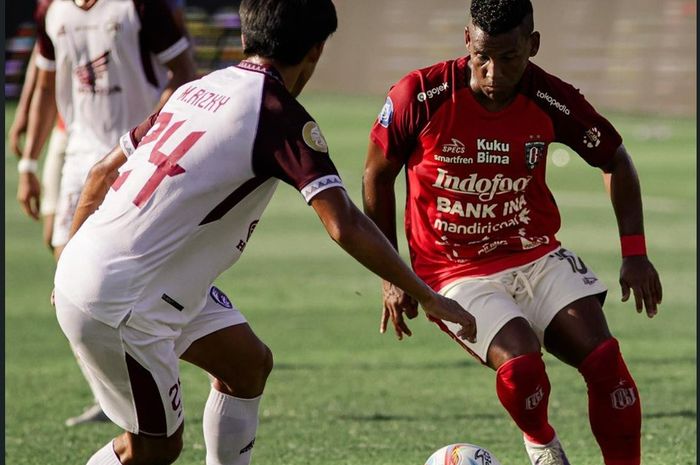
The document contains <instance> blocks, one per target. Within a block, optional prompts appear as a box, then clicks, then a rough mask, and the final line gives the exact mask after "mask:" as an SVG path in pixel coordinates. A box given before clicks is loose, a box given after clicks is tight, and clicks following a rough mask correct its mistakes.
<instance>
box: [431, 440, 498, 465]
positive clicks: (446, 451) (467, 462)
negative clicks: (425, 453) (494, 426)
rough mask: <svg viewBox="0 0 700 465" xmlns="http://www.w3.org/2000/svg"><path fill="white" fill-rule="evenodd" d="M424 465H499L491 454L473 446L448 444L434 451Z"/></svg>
mask: <svg viewBox="0 0 700 465" xmlns="http://www.w3.org/2000/svg"><path fill="white" fill-rule="evenodd" d="M425 465H501V462H499V461H498V460H497V459H496V457H494V456H493V454H492V453H491V452H489V451H487V450H486V449H484V448H483V447H479V446H475V445H474V444H450V445H449V446H445V447H443V448H442V449H438V450H436V451H435V452H434V453H433V455H431V456H430V457H429V458H428V460H427V461H426V462H425Z"/></svg>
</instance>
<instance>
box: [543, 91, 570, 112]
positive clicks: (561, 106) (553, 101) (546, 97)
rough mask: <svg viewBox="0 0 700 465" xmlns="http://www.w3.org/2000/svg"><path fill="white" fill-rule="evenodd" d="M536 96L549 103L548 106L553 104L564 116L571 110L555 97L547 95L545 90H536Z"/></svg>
mask: <svg viewBox="0 0 700 465" xmlns="http://www.w3.org/2000/svg"><path fill="white" fill-rule="evenodd" d="M537 97H538V98H541V99H542V100H544V101H545V102H547V103H549V105H550V106H553V107H554V108H556V109H557V110H559V111H560V112H562V113H564V114H565V115H566V116H569V115H570V114H571V111H570V110H569V109H568V108H567V106H566V105H564V104H563V103H560V102H559V101H557V99H555V98H554V97H552V96H551V95H549V94H548V93H547V92H542V91H541V90H538V91H537Z"/></svg>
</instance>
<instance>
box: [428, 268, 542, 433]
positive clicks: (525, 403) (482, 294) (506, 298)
mask: <svg viewBox="0 0 700 465" xmlns="http://www.w3.org/2000/svg"><path fill="white" fill-rule="evenodd" d="M502 279H504V275H496V276H493V277H489V279H471V280H463V281H460V282H457V283H454V284H453V285H450V286H448V287H447V288H446V289H444V290H443V291H441V292H442V293H443V294H444V295H445V296H447V297H449V298H451V299H454V300H456V301H457V302H459V303H460V305H462V306H463V307H464V308H468V309H469V311H470V313H472V315H474V317H475V319H476V327H477V328H478V336H477V342H476V343H475V344H472V343H470V342H468V341H466V340H460V339H457V338H456V337H455V331H456V330H457V329H458V328H457V327H455V325H453V324H451V323H446V322H438V325H439V326H440V327H441V328H442V329H443V331H446V332H448V333H449V334H450V335H451V336H452V337H453V339H455V340H456V341H457V342H458V343H460V345H462V346H463V347H464V348H465V349H467V350H468V351H469V352H471V353H472V355H475V356H476V357H477V358H478V359H479V360H480V361H481V362H482V363H484V364H487V365H488V366H490V367H491V368H492V369H494V370H495V371H496V391H497V394H498V398H499V400H500V401H501V404H502V405H503V407H504V408H505V409H506V410H507V411H508V413H509V414H510V416H511V417H512V418H513V420H514V421H515V423H516V424H517V425H518V427H519V428H520V429H521V430H522V431H523V433H524V434H525V436H526V437H529V438H531V439H533V440H535V441H538V442H540V443H546V442H549V441H551V440H552V439H553V438H554V436H555V433H554V429H553V428H552V426H551V425H550V424H549V421H548V419H547V406H548V400H549V379H548V377H547V373H546V371H545V365H544V362H543V361H542V354H541V352H540V343H539V340H538V339H537V337H536V336H535V334H534V333H533V331H532V328H531V327H530V324H529V322H528V321H527V320H526V319H525V318H524V317H523V313H522V311H521V309H520V308H519V306H518V305H517V304H516V303H515V302H514V300H513V298H512V297H511V296H510V295H509V292H508V290H507V289H506V285H505V284H504V283H503V282H501V280H502Z"/></svg>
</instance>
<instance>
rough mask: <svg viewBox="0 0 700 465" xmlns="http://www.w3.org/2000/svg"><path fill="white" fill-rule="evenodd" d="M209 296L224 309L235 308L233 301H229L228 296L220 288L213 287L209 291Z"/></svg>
mask: <svg viewBox="0 0 700 465" xmlns="http://www.w3.org/2000/svg"><path fill="white" fill-rule="evenodd" d="M209 295H210V296H211V298H212V299H214V302H216V303H217V304H219V305H221V306H222V307H226V308H233V304H232V303H231V301H230V300H228V297H226V294H224V293H223V292H222V291H221V289H219V288H218V287H216V286H212V287H211V289H210V290H209Z"/></svg>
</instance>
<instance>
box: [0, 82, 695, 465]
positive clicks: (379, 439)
mask: <svg viewBox="0 0 700 465" xmlns="http://www.w3.org/2000/svg"><path fill="white" fill-rule="evenodd" d="M383 100H384V99H383V98H381V97H378V98H359V97H354V98H350V97H339V96H333V95H310V96H308V97H305V98H304V99H303V102H304V103H305V104H306V106H307V108H308V109H309V111H310V112H311V113H312V114H313V115H315V116H316V118H317V120H318V121H319V123H320V125H321V127H322V128H323V130H324V132H325V134H326V137H327V139H328V142H329V145H330V147H331V154H332V156H333V159H334V160H335V161H336V164H337V166H338V168H339V170H340V172H341V175H342V176H343V178H344V181H345V183H346V185H347V186H348V188H349V191H350V194H351V196H352V197H353V199H354V200H355V201H356V202H360V201H361V199H360V177H361V174H362V168H363V164H364V155H365V148H366V140H367V133H368V130H369V127H370V125H371V123H372V121H373V119H374V117H375V116H376V114H377V112H378V111H379V109H380V107H381V105H382V103H383ZM13 113H14V107H13V106H12V107H8V108H7V109H6V113H5V116H6V131H7V127H8V126H9V122H11V120H12V116H13ZM612 120H613V122H614V123H615V124H616V125H617V127H618V128H619V129H620V130H621V132H622V133H623V135H624V136H625V141H626V145H627V147H628V149H629V150H630V152H631V153H632V154H633V156H634V159H635V162H636V165H637V167H638V171H639V173H640V177H641V179H642V183H643V184H642V187H643V193H644V199H645V207H646V209H645V220H646V231H647V241H648V247H649V250H650V256H651V258H652V260H653V261H654V263H655V264H656V267H657V268H658V270H659V272H660V274H661V277H662V281H663V284H664V286H665V289H664V302H663V305H662V307H661V312H660V314H659V315H658V317H657V318H655V319H654V320H649V319H647V318H646V317H643V316H641V315H638V314H636V313H635V311H634V309H633V305H632V304H631V303H628V304H622V303H621V302H620V291H619V287H618V286H617V284H616V283H617V278H618V269H619V264H620V259H619V245H618V239H617V237H618V235H617V231H616V226H615V220H614V217H613V213H612V209H611V207H610V204H609V201H608V200H607V198H606V195H605V193H604V190H603V187H602V183H601V179H600V175H599V174H598V172H597V171H596V170H594V169H591V168H589V167H588V166H587V165H585V164H584V163H583V162H581V161H580V160H579V159H578V158H575V157H572V159H571V162H570V163H568V165H567V166H566V167H557V166H555V165H553V164H552V162H551V161H550V162H549V163H550V164H549V167H548V170H549V180H550V185H551V187H552V190H553V191H554V193H555V195H556V197H557V200H558V203H559V205H560V207H561V210H562V215H563V224H564V227H563V228H562V231H561V233H560V239H561V240H562V242H563V243H564V244H565V245H566V246H567V247H569V248H571V249H573V250H575V251H576V252H577V253H578V254H579V255H580V256H582V257H583V258H584V260H585V262H586V264H587V265H588V266H589V267H591V268H593V269H594V270H596V272H597V273H598V275H599V276H600V277H601V278H602V279H603V280H604V281H605V282H606V283H608V285H609V286H610V293H609V296H608V303H607V305H606V313H607V316H608V320H609V324H610V326H611V329H612V330H613V332H614V334H615V335H616V336H617V337H618V339H619V340H620V343H621V346H622V350H623V353H624V354H625V356H626V360H627V362H628V365H629V367H630V370H631V371H632V373H633V374H634V376H635V378H636V380H637V384H638V386H639V390H640V393H641V397H642V400H643V409H644V426H643V428H644V431H643V447H644V460H643V463H644V464H645V465H689V464H695V463H696V301H695V298H696V240H695V232H696V231H695V225H696V217H695V205H696V198H695V181H696V180H695V172H696V161H695V153H696V148H695V143H696V142H695V140H696V139H695V120H690V119H688V120H685V119H680V120H672V119H656V118H643V117H622V116H620V117H613V118H612ZM659 129H660V130H659ZM649 134H661V135H663V136H664V138H663V139H648V135H649ZM666 136H668V137H666ZM6 151H7V146H6ZM550 153H551V152H550ZM15 164H16V163H15V160H14V158H13V157H12V156H10V155H6V159H5V170H6V175H5V181H6V182H5V229H6V236H5V251H6V261H5V290H6V294H5V308H6V310H5V325H6V326H5V328H6V330H5V402H6V403H5V406H6V416H5V441H6V455H5V462H6V463H8V464H12V465H30V464H36V465H47V464H61V465H62V464H83V463H85V462H86V461H87V458H88V457H89V456H90V455H91V454H92V452H93V451H95V450H96V449H98V448H99V447H101V446H102V445H103V444H105V443H106V442H107V441H108V440H109V439H110V438H111V437H113V436H114V435H116V434H117V433H118V429H117V427H115V426H113V425H107V424H101V425H89V426H82V427H76V428H66V427H64V426H63V421H64V420H65V418H67V417H69V416H72V415H75V414H76V413H78V412H79V411H80V410H81V409H82V408H83V407H85V406H86V405H87V404H88V403H89V402H90V401H91V396H90V393H89V391H88V388H87V386H86V383H85V382H84V381H83V379H82V377H81V375H80V372H79V370H78V367H77V365H76V363H75V361H74V359H73V357H72V355H71V352H70V349H69V347H68V344H67V342H66V340H65V338H64V337H63V334H62V333H61V331H60V328H59V327H58V324H57V322H56V319H55V316H54V312H53V310H52V308H51V306H50V305H49V303H48V299H49V293H50V291H51V287H52V286H51V280H52V275H53V262H52V259H51V257H50V255H49V253H48V252H47V251H46V250H45V249H44V248H43V247H42V245H41V233H40V227H39V225H38V224H35V223H33V222H32V221H30V220H29V219H27V218H26V217H24V215H23V214H22V213H21V211H20V209H19V206H18V205H17V203H16V201H15V191H16V177H17V176H16V170H15ZM401 202H402V201H401ZM402 247H403V246H402ZM403 250H404V251H405V247H403ZM75 279H82V277H81V276H76V277H75ZM219 285H220V287H222V288H223V289H224V290H225V291H226V292H227V293H228V295H229V296H230V297H231V299H232V300H233V301H234V302H235V303H236V304H237V305H238V306H239V307H240V308H241V309H242V310H243V312H244V313H245V314H246V316H247V318H248V319H249V321H250V323H251V325H252V326H253V328H254V329H255V330H256V332H257V333H258V335H259V336H261V337H262V339H263V340H265V341H266V342H267V344H268V345H269V346H270V347H271V348H272V351H273V352H274V354H275V370H274V371H273V373H272V375H271V376H270V378H269V381H268V386H267V390H266V395H265V397H264V400H263V402H262V406H261V410H260V415H261V421H260V428H259V431H258V441H257V442H256V446H255V451H254V454H253V463H254V464H257V465H277V464H285V465H297V464H298V465H315V464H328V465H330V464H335V465H341V464H342V465H360V464H361V465H367V464H371V465H382V464H384V465H422V464H423V461H424V460H425V459H426V458H427V457H428V456H429V455H430V454H431V452H432V451H433V450H435V449H437V448H439V447H441V446H443V445H446V444H449V443H453V442H461V441H466V442H473V443H476V444H480V445H482V446H484V447H487V448H489V449H490V450H491V451H492V452H493V453H494V454H495V455H496V457H498V458H499V460H500V461H501V462H502V463H503V464H504V465H525V464H527V459H526V457H525V453H524V450H523V448H522V444H521V437H520V435H519V433H518V431H517V429H516V427H515V426H514V424H513V423H512V421H511V420H510V418H509V417H508V416H507V414H506V413H505V411H504V410H503V409H502V408H501V406H500V404H499V402H498V399H497V398H496V395H495V389H494V375H493V373H492V372H491V371H490V370H488V369H486V368H483V367H481V366H480V365H479V364H477V363H476V362H475V361H473V360H472V359H471V358H470V357H468V356H467V355H466V354H465V353H464V352H463V351H462V350H461V349H459V348H458V347H457V346H456V345H455V344H454V343H452V342H451V341H450V340H449V339H448V338H447V337H445V336H444V335H443V334H442V333H441V332H440V331H439V330H438V329H437V328H436V327H434V326H432V325H431V324H430V323H428V322H427V321H426V320H425V319H424V318H422V317H421V318H419V319H418V320H416V321H414V322H412V325H411V327H412V328H413V330H414V336H413V337H412V338H409V339H408V340H404V341H402V342H398V341H396V340H395V339H394V338H393V336H392V335H390V334H386V335H380V334H379V332H378V325H379V310H380V293H379V283H378V280H377V279H376V278H375V277H373V276H372V275H371V274H370V273H369V272H368V271H366V270H365V269H363V268H362V267H361V266H360V265H358V264H357V263H355V262H354V261H353V260H352V259H350V258H349V257H348V256H346V255H344V253H343V252H342V251H341V250H340V249H339V248H338V247H336V246H335V245H334V244H333V243H332V242H331V240H330V239H329V238H328V237H327V236H326V233H325V232H324V231H323V229H322V227H321V225H320V223H319V221H318V219H317V218H316V216H315V214H314V212H313V210H312V209H311V208H309V207H307V206H306V205H305V203H304V202H303V200H302V198H301V197H300V195H299V194H298V193H297V192H296V191H294V190H293V189H292V188H290V187H288V186H286V185H285V186H281V187H280V189H279V190H278V192H277V194H276V196H275V198H274V200H273V202H272V204H271V205H270V207H269V208H268V210H267V212H266V213H265V215H264V217H263V219H262V221H261V223H260V225H259V227H258V228H257V230H256V232H255V239H254V240H253V241H252V243H251V244H250V246H249V247H248V249H247V250H246V254H245V255H244V256H243V258H242V259H241V261H240V262H239V263H238V264H237V266H236V267H235V269H233V270H230V271H229V272H227V273H226V274H224V275H223V276H222V277H221V278H220V280H219ZM545 362H546V364H547V367H548V372H549V376H550V379H551V382H552V389H553V390H552V396H551V402H550V418H551V421H552V423H553V425H554V426H555V428H557V430H558V433H559V436H560V438H561V439H562V441H563V443H564V445H565V446H566V450H567V453H568V455H569V458H570V460H571V462H572V463H573V464H575V465H600V464H601V459H600V455H599V452H598V448H597V445H596V443H595V441H594V439H593V437H592V435H591V433H590V429H589V426H588V419H587V413H586V412H587V400H586V394H585V387H584V383H583V381H582V379H581V378H580V376H579V375H578V373H577V372H576V371H575V370H573V369H572V368H570V367H567V366H564V365H563V364H562V363H560V362H559V361H558V360H556V359H554V358H553V357H551V356H548V355H547V356H545ZM182 384H183V389H184V399H185V405H186V415H187V420H186V425H187V426H186V430H185V450H184V452H183V454H182V456H181V458H180V459H179V461H178V462H177V463H180V464H203V463H204V445H203V438H202V432H201V418H202V408H203V405H204V401H205V400H206V397H207V393H208V389H209V388H208V382H207V378H206V376H205V375H204V374H203V373H201V372H200V371H199V370H198V369H196V368H194V367H192V366H189V365H187V364H183V365H182Z"/></svg>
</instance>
